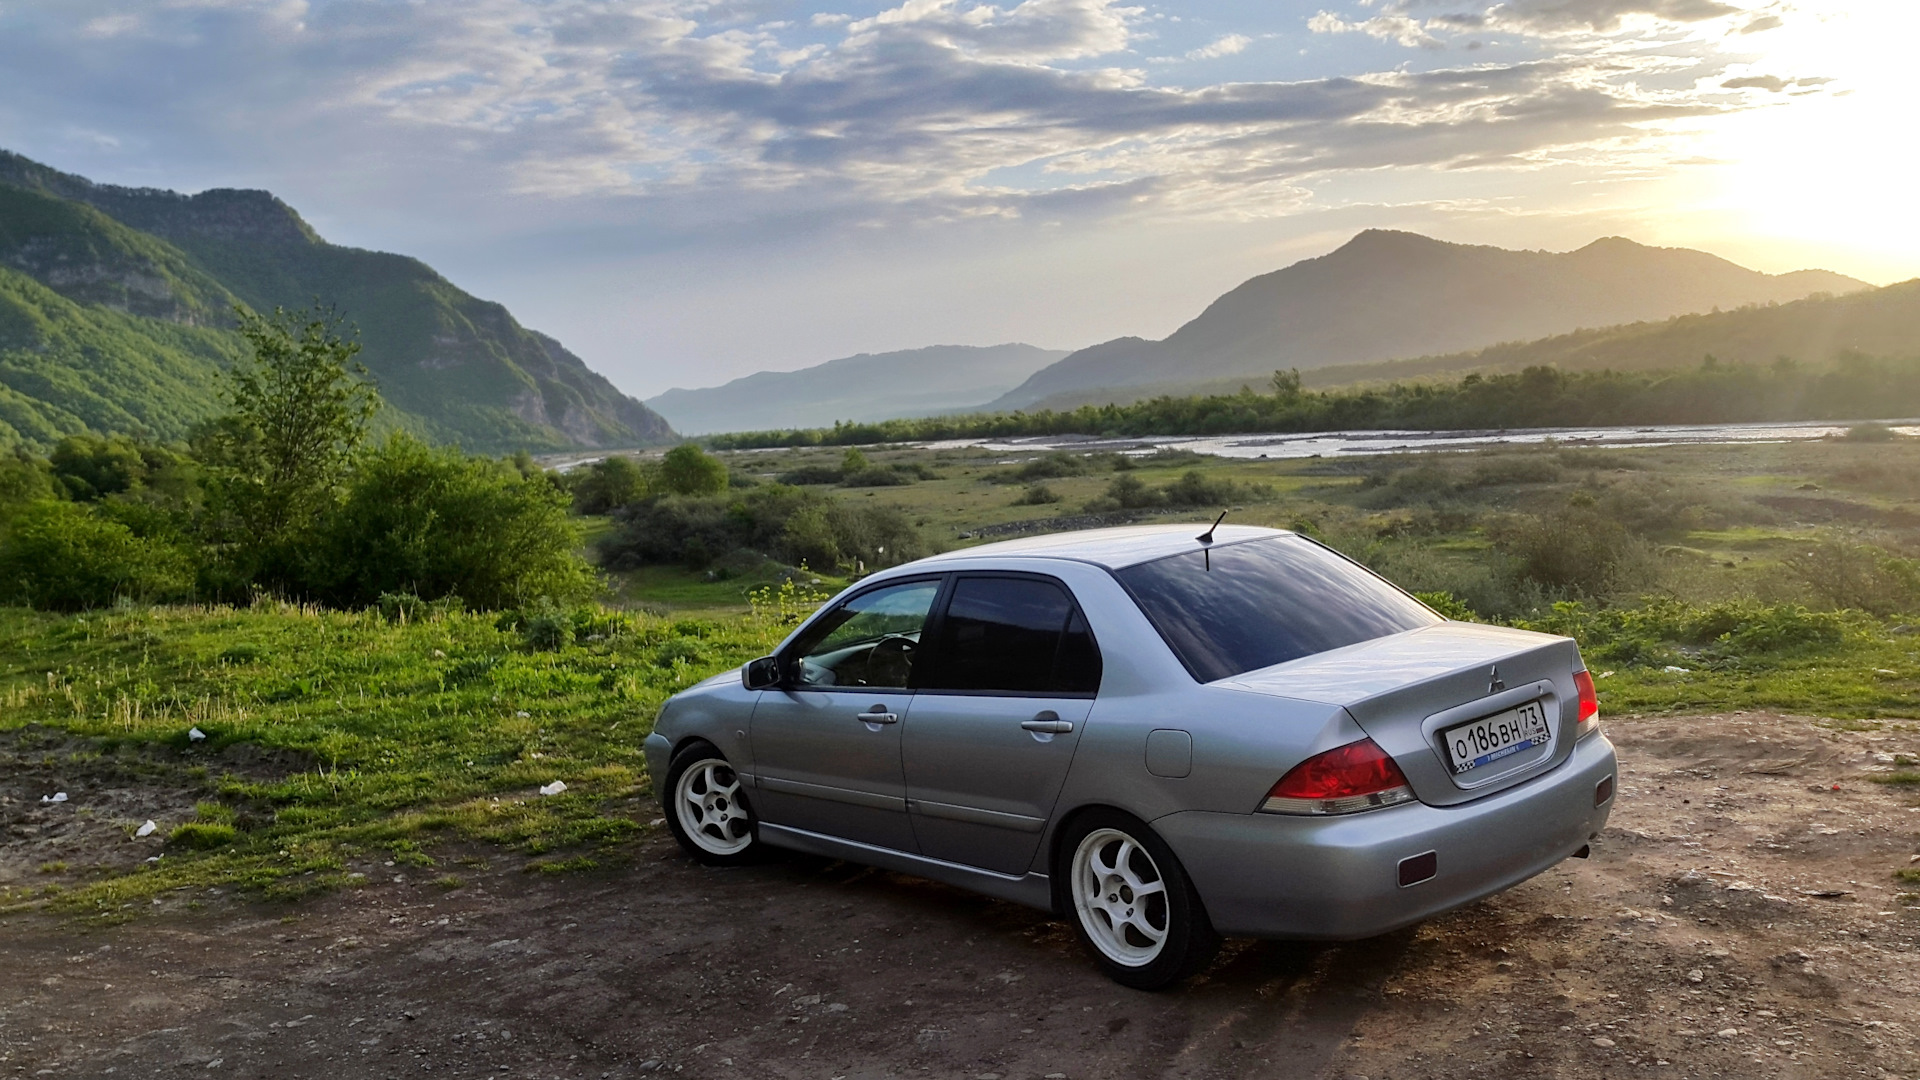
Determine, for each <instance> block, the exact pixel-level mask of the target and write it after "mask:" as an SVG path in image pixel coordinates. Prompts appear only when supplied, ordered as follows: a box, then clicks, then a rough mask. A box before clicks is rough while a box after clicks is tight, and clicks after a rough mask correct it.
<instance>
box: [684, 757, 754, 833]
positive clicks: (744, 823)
mask: <svg viewBox="0 0 1920 1080" xmlns="http://www.w3.org/2000/svg"><path fill="white" fill-rule="evenodd" d="M673 807H674V812H675V813H676V814H678V815H679V817H680V828H681V831H683V832H685V833H686V835H687V838H688V839H689V840H692V841H693V842H694V843H695V844H697V845H698V846H699V847H700V849H701V850H702V851H705V852H707V853H709V854H712V855H738V854H739V853H740V852H742V851H745V850H746V849H747V847H748V846H749V845H751V844H752V843H753V819H752V818H750V817H748V816H747V808H746V807H745V806H743V805H742V804H741V802H740V778H739V776H737V775H735V774H734V771H733V766H731V765H728V764H727V763H726V762H725V761H724V760H722V759H720V758H707V759H705V760H703V761H696V762H694V763H693V764H691V765H689V766H687V767H686V768H685V769H683V770H681V773H680V782H679V783H677V784H675V785H674V791H673Z"/></svg>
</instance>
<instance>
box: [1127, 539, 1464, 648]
mask: <svg viewBox="0 0 1920 1080" xmlns="http://www.w3.org/2000/svg"><path fill="white" fill-rule="evenodd" d="M1114 576H1115V577H1117V578H1119V579H1120V584H1121V585H1123V586H1125V588H1126V590H1127V591H1128V592H1129V593H1131V594H1132V595H1133V599H1134V602H1136V603H1138V604H1139V605H1140V610H1141V611H1143V612H1145V613H1146V616H1147V619H1148V621H1150V622H1152V623H1153V626H1154V629H1156V630H1158V631H1159V632H1160V636H1161V638H1163V639H1164V640H1165V641H1166V643H1167V646H1168V647H1169V648H1171V649H1172V650H1173V652H1174V655H1176V656H1178V657H1179V658H1180V662H1181V663H1182V664H1185V665H1186V668H1187V671H1188V672H1190V673H1191V674H1192V675H1193V677H1194V678H1195V679H1198V680H1199V681H1201V682H1213V681H1214V680H1216V679H1225V678H1228V677H1230V676H1234V675H1239V674H1242V673H1244V672H1248V671H1254V670H1256V669H1259V668H1263V667H1270V666H1272V665H1274V664H1281V663H1285V662H1286V661H1288V660H1296V659H1299V658H1300V657H1302V656H1312V655H1315V654H1316V653H1323V652H1326V651H1327V650H1329V649H1338V648H1340V647H1342V646H1345V645H1354V644H1358V643H1359V642H1362V641H1372V640H1373V639H1375V638H1381V637H1386V636H1387V635H1389V634H1397V633H1400V632H1401V631H1403V630H1412V629H1416V628H1418V627H1422V626H1431V625H1433V624H1434V623H1438V622H1442V621H1444V620H1442V619H1441V618H1440V617H1439V616H1438V615H1435V614H1434V613H1433V612H1432V611H1429V610H1428V609H1427V608H1426V607H1425V606H1424V605H1422V604H1421V603H1420V602H1419V601H1417V600H1415V599H1413V598H1412V597H1410V596H1408V595H1407V594H1405V593H1403V592H1401V591H1400V590H1399V589H1396V588H1394V587H1393V586H1392V585H1389V584H1387V583H1386V582H1385V581H1384V580H1382V579H1381V578H1379V577H1378V576H1376V575H1374V574H1373V573H1371V572H1370V571H1368V570H1366V569H1365V568H1364V567H1361V566H1359V565H1358V564H1356V563H1354V562H1351V561H1349V560H1348V559H1346V558H1344V557H1343V556H1341V555H1339V554H1338V553H1336V552H1333V551H1331V550H1329V549H1327V548H1324V547H1322V546H1320V545H1319V544H1316V543H1314V542H1313V541H1311V540H1307V539H1304V538H1302V537H1298V536H1277V537H1272V538H1268V539H1262V540H1252V541H1246V542H1243V543H1238V544H1227V545H1219V546H1215V547H1213V548H1211V549H1200V548H1196V549H1195V550H1194V551H1191V552H1187V553H1183V554H1179V555H1172V556H1169V557H1167V558H1164V559H1156V560H1154V561H1153V562H1148V563H1141V564H1140V565H1138V566H1129V567H1127V568H1125V569H1123V570H1118V571H1116V572H1115V574H1114Z"/></svg>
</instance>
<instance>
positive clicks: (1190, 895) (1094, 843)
mask: <svg viewBox="0 0 1920 1080" xmlns="http://www.w3.org/2000/svg"><path fill="white" fill-rule="evenodd" d="M1059 852H1060V857H1059V871H1060V874H1059V876H1058V878H1057V879H1056V880H1059V881H1061V882H1062V892H1063V895H1062V896H1061V898H1060V899H1061V908H1062V910H1063V912H1064V913H1065V915H1066V917H1067V921H1069V922H1071V923H1072V924H1073V932H1074V936H1075V937H1078V938H1079V939H1080V944H1081V945H1082V946H1084V947H1085V948H1086V950H1087V953H1088V954H1089V955H1090V956H1092V957H1093V960H1094V962H1095V963H1097V964H1099V965H1100V968H1101V970H1103V971H1105V972H1106V973H1107V976H1108V977H1109V978H1111V979H1113V980H1114V981H1115V982H1118V983H1120V984H1122V985H1124V986H1130V987H1133V988H1134V989H1136V990H1159V989H1162V988H1164V987H1167V986H1171V985H1173V984H1174V983H1176V982H1179V981H1180V980H1182V979H1185V978H1187V977H1188V976H1190V975H1193V974H1196V973H1198V972H1199V971H1200V970H1201V969H1202V968H1204V967H1206V966H1207V964H1208V963H1209V962H1211V961H1212V960H1213V957H1214V954H1215V953H1216V952H1218V951H1219V949H1220V935H1219V934H1217V933H1215V932H1214V929H1213V923H1212V921H1211V920H1209V919H1208V918H1207V909H1206V907H1205V906H1204V905H1203V904H1202V903H1201V902H1200V894H1199V893H1197V892H1195V891H1194V888H1193V883H1192V882H1191V881H1189V880H1188V878H1187V872H1186V870H1185V869H1183V868H1182V867H1181V865H1180V860H1178V859H1176V858H1174V855H1173V850H1172V849H1171V848H1169V847H1167V845H1166V842H1165V841H1163V840H1161V839H1160V837H1158V836H1156V835H1155V834H1154V832H1153V830H1152V829H1149V828H1147V826H1146V825H1145V824H1144V823H1143V822H1141V821H1139V820H1138V819H1136V818H1134V817H1133V816H1131V815H1129V814H1123V813H1121V812H1119V811H1117V810H1106V809H1098V810H1091V811H1088V812H1087V813H1085V814H1082V815H1080V816H1079V817H1077V818H1075V819H1074V820H1073V822H1072V824H1071V825H1070V826H1069V828H1068V830H1067V832H1066V834H1065V835H1064V836H1063V837H1062V838H1061V843H1060V848H1059Z"/></svg>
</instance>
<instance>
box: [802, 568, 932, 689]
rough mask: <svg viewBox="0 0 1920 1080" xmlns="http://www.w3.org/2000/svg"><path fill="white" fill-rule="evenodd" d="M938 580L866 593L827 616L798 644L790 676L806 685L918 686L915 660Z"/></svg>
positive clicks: (822, 617)
mask: <svg viewBox="0 0 1920 1080" xmlns="http://www.w3.org/2000/svg"><path fill="white" fill-rule="evenodd" d="M939 594H940V582H938V581H909V582H905V583H903V584H900V585H892V586H888V587H885V588H879V589H874V590H872V591H870V592H863V593H861V594H860V595H858V596H856V597H854V598H852V599H851V600H848V601H847V602H845V603H843V604H841V605H840V606H839V607H836V608H834V609H833V610H832V611H829V612H827V613H826V614H825V615H823V616H821V617H820V618H819V620H817V621H816V622H815V623H814V624H813V625H812V626H809V627H807V633H806V635H805V636H804V637H802V638H801V639H800V640H799V641H797V642H795V643H794V646H793V648H792V649H791V650H790V653H789V655H790V656H791V657H792V658H793V659H792V660H791V661H790V663H791V664H792V667H791V668H790V669H789V679H790V681H791V682H792V683H794V684H795V685H798V686H806V687H816V688H819V687H835V686H860V687H887V688H899V689H904V688H906V687H908V686H910V685H912V679H913V662H914V658H915V656H916V655H917V654H918V653H919V650H920V632H921V631H922V630H923V629H925V627H926V624H927V612H928V611H930V610H932V608H933V601H934V598H935V597H936V596H938V595H939Z"/></svg>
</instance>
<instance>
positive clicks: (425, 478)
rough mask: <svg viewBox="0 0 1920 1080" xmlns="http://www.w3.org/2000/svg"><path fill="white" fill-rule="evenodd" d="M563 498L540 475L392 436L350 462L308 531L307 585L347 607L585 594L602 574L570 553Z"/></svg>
mask: <svg viewBox="0 0 1920 1080" xmlns="http://www.w3.org/2000/svg"><path fill="white" fill-rule="evenodd" d="M568 501H569V500H568V498H567V496H566V495H565V494H564V493H562V492H560V491H557V490H556V489H555V488H554V487H553V486H552V485H551V484H549V483H548V482H547V481H546V480H545V479H543V478H539V477H527V476H523V475H522V474H521V473H520V472H519V471H517V470H515V469H513V468H512V467H510V466H508V465H504V464H502V463H500V462H496V461H490V460H488V459H486V458H478V457H468V456H467V455H464V454H462V453H460V452H459V451H457V450H450V449H435V448H432V447H428V446H426V445H425V444H423V443H421V442H419V441H417V440H415V439H412V438H409V437H406V436H395V437H393V438H392V439H389V440H388V441H387V442H386V444H385V445H383V446H381V447H380V448H379V449H377V450H374V451H372V452H370V453H368V454H366V455H364V456H363V457H362V458H361V459H360V460H359V461H358V463H357V465H356V467H355V470H354V473H353V475H352V477H351V479H350V482H349V488H348V494H347V498H346V500H345V502H344V503H343V504H342V505H341V506H340V507H339V509H337V510H336V511H334V512H333V513H332V514H331V515H329V517H328V519H327V520H326V521H325V522H324V523H323V526H322V530H321V536H319V537H318V538H316V542H315V544H314V551H313V554H312V555H311V557H310V558H309V561H308V573H307V575H306V578H307V580H306V585H307V590H306V591H307V592H308V593H309V594H310V595H312V596H313V597H314V598H316V599H320V600H323V601H325V602H327V603H331V604H337V605H341V606H348V607H364V606H367V605H369V604H373V603H376V602H378V601H379V599H380V597H381V596H382V595H383V594H410V595H412V596H415V597H418V598H420V599H421V600H425V601H435V600H441V599H443V598H446V597H454V596H457V597H459V598H460V599H461V600H463V601H464V602H466V603H467V604H469V605H471V606H473V607H475V608H480V609H484V610H492V609H498V608H507V607H514V606H517V605H521V604H526V603H530V602H532V601H533V600H534V599H535V598H537V597H548V598H550V599H552V600H555V601H560V602H568V601H574V600H582V599H585V598H586V597H588V596H591V595H593V594H594V593H595V592H596V591H598V589H599V582H598V579H597V578H596V576H595V574H594V572H593V570H592V568H591V567H589V566H588V565H587V564H586V563H585V562H584V561H582V560H581V558H580V557H579V555H578V554H576V553H575V548H576V547H577V546H578V544H579V526H578V524H577V523H576V522H575V521H573V520H572V519H571V518H569V517H568V515H567V504H568Z"/></svg>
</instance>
